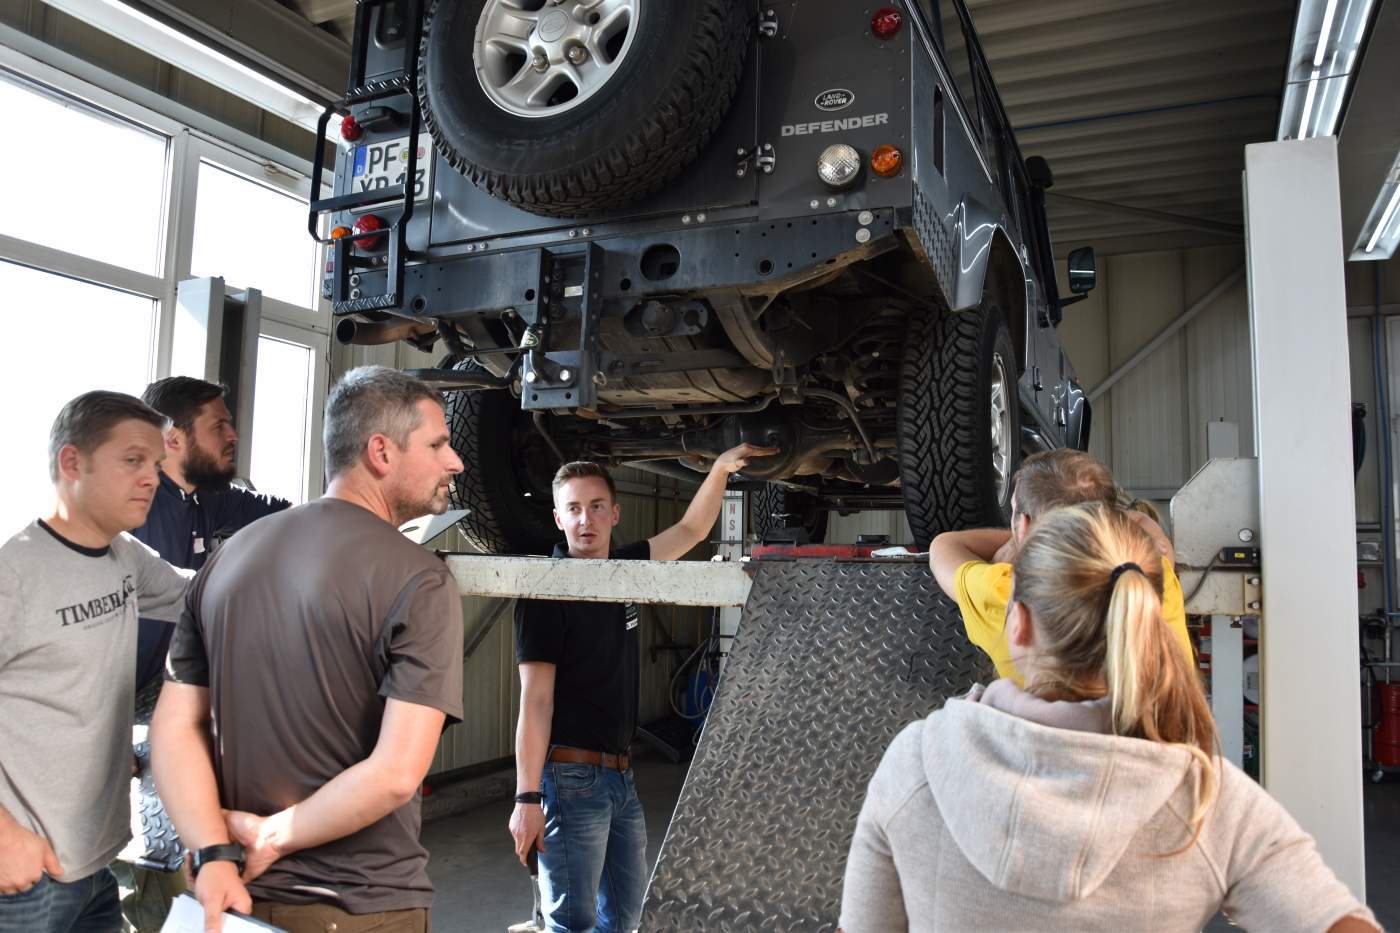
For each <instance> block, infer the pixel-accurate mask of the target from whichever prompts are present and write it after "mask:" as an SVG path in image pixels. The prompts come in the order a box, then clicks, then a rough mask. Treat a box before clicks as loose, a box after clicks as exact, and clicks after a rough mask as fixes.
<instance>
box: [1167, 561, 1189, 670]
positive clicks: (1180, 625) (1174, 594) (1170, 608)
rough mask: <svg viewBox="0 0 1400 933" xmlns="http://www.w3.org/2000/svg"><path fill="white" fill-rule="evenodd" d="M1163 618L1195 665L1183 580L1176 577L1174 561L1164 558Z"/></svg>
mask: <svg viewBox="0 0 1400 933" xmlns="http://www.w3.org/2000/svg"><path fill="white" fill-rule="evenodd" d="M1162 620H1163V621H1164V622H1166V623H1167V625H1169V626H1171V630H1172V634H1173V635H1175V636H1176V640H1177V644H1179V645H1181V650H1182V651H1184V652H1186V660H1187V661H1189V662H1190V663H1191V665H1192V666H1193V667H1194V666H1195V664H1196V656H1195V654H1194V653H1193V652H1192V651H1191V636H1190V634H1189V633H1188V632H1187V631H1186V598H1185V596H1183V595H1182V592H1181V581H1180V580H1178V579H1177V578H1176V570H1175V569H1174V568H1173V567H1172V562H1171V561H1169V560H1167V558H1165V557H1163V558H1162Z"/></svg>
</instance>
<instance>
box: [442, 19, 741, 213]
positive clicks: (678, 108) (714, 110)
mask: <svg viewBox="0 0 1400 933" xmlns="http://www.w3.org/2000/svg"><path fill="white" fill-rule="evenodd" d="M484 4H485V0H433V3H432V5H431V6H430V7H429V10H428V15H427V17H426V19H425V21H424V24H423V39H422V45H421V55H420V59H419V60H420V62H421V65H420V68H419V79H418V81H419V95H420V100H421V101H422V110H423V120H424V123H425V125H426V126H427V128H428V131H429V132H430V133H431V134H432V137H433V139H434V140H435V141H436V144H437V148H438V151H440V152H441V153H442V154H443V157H444V158H445V159H446V160H447V161H448V162H449V163H450V164H451V165H452V166H453V167H454V168H456V169H457V170H458V171H459V172H461V173H462V174H464V175H466V176H467V178H469V179H470V180H471V181H472V183H473V184H475V185H476V186H477V187H478V188H480V189H481V190H482V191H485V192H486V193H488V194H490V195H492V196H493V197H496V198H499V199H501V200H502V201H507V202H509V203H511V204H514V205H516V206H518V207H521V208H523V209H525V210H527V211H530V212H532V213H535V214H543V215H545V216H548V217H576V216H580V215H585V214H592V213H596V212H599V211H604V210H607V209H610V208H615V207H621V206H623V205H625V204H629V203H631V202H633V201H636V200H638V199H639V198H641V197H643V196H645V195H647V194H650V193H651V192H653V191H655V190H657V189H658V188H660V187H661V186H662V185H664V184H665V183H666V182H667V181H669V180H671V179H672V178H675V177H676V175H678V174H680V172H681V171H682V169H684V168H685V167H686V166H687V165H689V164H690V163H691V162H693V161H694V160H695V159H696V157H697V156H698V155H699V154H700V151H701V150H702V149H703V148H704V146H705V144H706V143H707V142H708V141H709V139H710V136H711V135H712V134H713V133H714V131H715V129H716V128H717V127H718V126H719V125H720V123H721V121H722V120H723V119H724V115H725V114H726V113H727V112H728V110H729V105H730V103H731V102H732V101H733V99H734V93H735V90H736V89H737V88H738V86H739V79H740V77H741V76H742V73H743V64H744V55H745V52H746V51H747V49H748V44H749V43H748V33H749V27H750V13H751V12H752V10H751V9H750V6H751V4H747V3H744V2H740V0H693V2H685V3H676V2H672V0H655V2H652V3H649V4H648V5H647V7H646V9H645V11H644V12H643V14H642V15H641V16H640V17H639V18H638V21H637V25H636V29H637V34H636V36H635V37H634V38H633V40H632V42H633V47H632V48H631V49H630V50H629V52H628V54H627V57H626V58H625V59H624V60H623V61H622V62H620V63H619V65H618V72H617V73H616V74H615V75H613V76H612V78H611V79H609V82H608V85H607V86H605V87H603V88H602V89H601V90H600V91H599V92H598V93H596V94H594V95H593V96H592V97H591V98H590V99H588V100H586V101H584V102H582V103H581V104H579V106H577V107H575V108H573V109H571V110H568V111H567V112H565V113H561V114H559V115H558V116H549V117H539V118H528V117H521V116H517V115H515V114H511V113H508V112H507V111H505V110H503V109H501V108H500V107H498V106H497V105H496V104H495V103H493V102H492V101H491V99H490V98H488V97H487V96H486V93H485V92H484V91H483V90H482V88H481V84H480V82H479V81H478V80H477V76H476V73H475V70H474V66H473V63H472V58H471V55H470V49H471V48H472V42H473V38H474V36H475V30H476V24H477V20H478V17H479V16H480V13H481V11H482V8H483V6H484ZM464 49H465V50H467V54H463V50H464Z"/></svg>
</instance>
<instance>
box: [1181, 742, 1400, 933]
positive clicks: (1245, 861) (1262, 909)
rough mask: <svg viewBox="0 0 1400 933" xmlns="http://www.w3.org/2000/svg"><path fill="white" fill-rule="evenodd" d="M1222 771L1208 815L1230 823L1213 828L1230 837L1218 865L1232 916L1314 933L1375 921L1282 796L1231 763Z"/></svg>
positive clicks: (1245, 923) (1286, 932)
mask: <svg viewBox="0 0 1400 933" xmlns="http://www.w3.org/2000/svg"><path fill="white" fill-rule="evenodd" d="M1220 777H1221V793H1220V801H1219V803H1218V804H1217V805H1216V806H1215V807H1213V808H1212V812H1211V814H1210V816H1209V817H1208V818H1207V819H1208V820H1213V819H1219V820H1223V821H1226V822H1228V823H1229V824H1232V825H1230V826H1228V831H1227V832H1225V833H1220V832H1218V831H1217V832H1212V833H1211V834H1210V835H1211V836H1212V837H1213V838H1215V839H1225V840H1229V842H1230V851H1229V852H1228V853H1223V854H1222V855H1223V857H1222V858H1221V859H1220V862H1219V868H1220V869H1221V870H1222V871H1223V872H1224V875H1225V877H1224V879H1223V880H1224V884H1225V888H1226V891H1225V903H1224V904H1223V905H1222V906H1223V907H1224V910H1225V912H1226V913H1227V914H1229V915H1230V918H1231V919H1232V920H1234V921H1235V922H1236V923H1238V924H1239V925H1240V926H1242V927H1244V928H1245V929H1246V930H1267V931H1269V933H1275V931H1277V933H1290V931H1297V933H1315V931H1322V930H1326V929H1328V928H1329V927H1331V926H1332V924H1334V923H1336V922H1337V921H1338V920H1341V919H1342V918H1343V917H1349V916H1356V917H1360V918H1363V919H1365V920H1366V921H1368V922H1370V923H1371V924H1373V925H1375V924H1376V918H1375V917H1374V916H1373V915H1372V914H1371V912H1370V911H1369V910H1367V909H1366V907H1365V906H1364V905H1363V904H1362V903H1361V902H1360V901H1358V900H1357V899H1356V898H1355V897H1353V896H1352V894H1351V892H1350V891H1349V890H1348V889H1347V887H1346V885H1344V884H1342V882H1341V881H1339V880H1338V879H1337V876H1336V875H1335V874H1333V873H1332V869H1330V868H1328V867H1327V864H1326V863H1325V862H1323V861H1322V856H1321V855H1319V854H1318V851H1317V845H1316V844H1315V843H1314V842H1313V839H1312V837H1311V836H1309V835H1308V834H1307V833H1306V832H1304V831H1303V828H1302V827H1301V826H1299V825H1298V823H1297V821H1296V820H1294V819H1293V817H1292V816H1290V815H1289V813H1288V811H1287V810H1285V809H1284V808H1283V806H1282V805H1281V804H1280V803H1279V802H1278V801H1277V800H1275V799H1274V798H1273V797H1270V796H1269V795H1268V793H1266V792H1265V791H1264V789H1263V788H1261V787H1260V786H1259V785H1258V784H1255V783H1254V781H1252V780H1250V778H1249V777H1248V776H1247V775H1245V774H1244V773H1243V772H1241V771H1240V770H1239V769H1237V768H1235V767H1234V766H1233V765H1226V766H1225V767H1223V768H1221V770H1220ZM1220 829H1226V827H1220ZM1377 929H1379V925H1377Z"/></svg>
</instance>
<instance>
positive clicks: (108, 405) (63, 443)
mask: <svg viewBox="0 0 1400 933" xmlns="http://www.w3.org/2000/svg"><path fill="white" fill-rule="evenodd" d="M130 420H136V421H144V422H145V423H146V424H149V425H151V426H152V427H154V428H155V429H156V430H158V431H164V430H165V428H166V425H168V424H169V423H170V422H169V419H167V418H166V417H165V416H164V415H162V414H161V413H160V412H158V411H156V410H155V409H154V408H152V407H151V406H149V405H147V404H146V403H145V402H143V401H141V400H140V399H139V398H137V397H136V396H134V395H127V394H126V393H124V392H109V391H106V390H104V389H98V390H97V391H94V392H84V393H83V394H82V395H79V396H78V397H77V398H75V399H73V400H71V401H70V402H69V403H68V404H67V405H64V406H63V409H62V410H61V411H60V412H59V413H58V417H57V418H55V419H54V420H53V427H52V428H50V429H49V478H50V479H52V480H53V481H54V482H58V455H59V454H60V453H61V452H62V451H63V448H65V447H67V446H68V445H70V444H71V445H73V446H74V447H76V448H78V451H79V452H80V453H83V454H90V453H92V452H93V451H94V450H96V449H97V448H99V447H101V446H102V445H103V443H105V442H106V440H107V436H108V435H109V434H111V433H112V429H113V428H115V427H116V426H117V425H118V424H120V423H121V422H123V421H130Z"/></svg>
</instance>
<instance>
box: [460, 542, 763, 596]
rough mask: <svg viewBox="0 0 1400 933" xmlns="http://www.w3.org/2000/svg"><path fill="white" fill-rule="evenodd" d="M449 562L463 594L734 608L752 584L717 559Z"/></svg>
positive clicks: (484, 558) (489, 558)
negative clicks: (716, 560)
mask: <svg viewBox="0 0 1400 933" xmlns="http://www.w3.org/2000/svg"><path fill="white" fill-rule="evenodd" d="M445 560H446V561H447V568H448V569H449V570H451V571H452V575H453V576H454V577H456V579H457V586H458V588H459V589H460V590H461V592H462V595H463V596H498V597H502V596H503V597H519V598H522V599H568V600H581V601H587V602H607V603H626V602H632V603H663V604H666V605H673V606H719V607H728V606H742V605H744V602H745V600H747V599H748V597H749V587H750V585H751V583H752V581H751V579H750V577H749V574H748V573H747V572H746V570H745V565H743V564H735V563H721V562H713V561H696V560H578V559H575V558H553V557H499V556H493V555H480V556H478V555H474V554H470V555H468V554H453V555H449V556H448V557H446V558H445Z"/></svg>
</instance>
